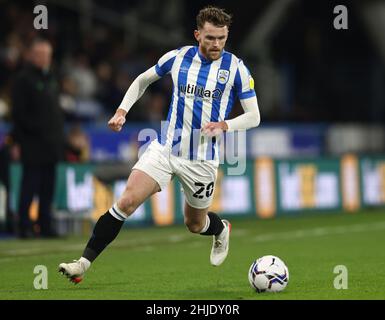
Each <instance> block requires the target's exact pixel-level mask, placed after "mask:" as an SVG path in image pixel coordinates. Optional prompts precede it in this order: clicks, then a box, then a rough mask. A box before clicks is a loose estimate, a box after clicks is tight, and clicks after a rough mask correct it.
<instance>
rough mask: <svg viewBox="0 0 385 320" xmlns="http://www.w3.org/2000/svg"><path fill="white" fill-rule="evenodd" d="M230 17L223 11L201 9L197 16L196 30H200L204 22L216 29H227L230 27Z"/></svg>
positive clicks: (213, 8)
mask: <svg viewBox="0 0 385 320" xmlns="http://www.w3.org/2000/svg"><path fill="white" fill-rule="evenodd" d="M231 19H232V15H231V14H229V13H226V12H225V10H224V9H221V8H218V7H214V6H207V7H204V8H203V9H201V10H200V11H199V13H198V15H197V18H196V20H197V27H198V29H202V28H203V26H204V24H205V22H209V23H211V24H213V25H214V26H216V27H224V26H227V27H228V28H229V27H230V25H231Z"/></svg>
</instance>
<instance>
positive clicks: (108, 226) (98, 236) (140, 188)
mask: <svg viewBox="0 0 385 320" xmlns="http://www.w3.org/2000/svg"><path fill="white" fill-rule="evenodd" d="M159 190H160V188H159V185H158V183H157V182H156V181H155V180H154V179H153V178H151V177H150V176H149V175H148V174H147V173H145V172H143V171H141V170H136V169H134V170H132V172H131V174H130V176H129V178H128V180H127V184H126V188H125V190H124V192H123V193H122V195H121V196H120V198H119V199H118V201H117V202H116V203H115V204H114V205H113V206H112V207H111V208H110V209H109V210H108V211H107V212H106V213H105V214H104V215H102V216H101V217H100V218H99V220H98V222H97V223H96V225H95V228H94V231H93V234H92V237H91V238H90V240H89V241H88V244H87V246H86V249H85V250H84V253H83V257H84V258H86V259H87V260H89V261H90V262H93V261H94V260H95V259H96V258H97V256H98V255H99V254H100V253H101V252H102V251H103V250H104V248H105V247H107V245H108V244H110V243H111V242H112V241H113V240H114V239H115V238H116V236H117V235H118V233H119V231H120V229H121V227H122V225H123V223H124V220H125V219H127V218H128V217H129V216H130V215H131V214H133V213H134V211H135V210H136V208H138V207H139V206H140V205H141V204H142V203H143V202H144V201H145V200H146V199H147V198H148V197H150V196H151V195H153V194H154V193H156V192H158V191H159Z"/></svg>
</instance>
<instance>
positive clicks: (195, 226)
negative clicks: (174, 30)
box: [185, 220, 203, 233]
mask: <svg viewBox="0 0 385 320" xmlns="http://www.w3.org/2000/svg"><path fill="white" fill-rule="evenodd" d="M185 225H186V227H187V229H188V230H189V231H190V232H192V233H199V232H201V230H202V228H203V226H202V225H201V223H199V222H196V221H189V220H185Z"/></svg>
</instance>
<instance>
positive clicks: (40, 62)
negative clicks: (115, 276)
mask: <svg viewBox="0 0 385 320" xmlns="http://www.w3.org/2000/svg"><path fill="white" fill-rule="evenodd" d="M51 60H52V46H51V44H50V43H49V42H48V41H47V40H43V39H37V40H35V41H34V42H33V43H32V45H31V47H30V49H29V52H28V63H27V65H26V66H25V67H24V68H23V69H22V70H21V71H20V72H19V74H18V75H17V76H16V78H15V82H14V85H13V90H12V105H13V106H12V118H13V131H14V138H15V141H16V142H17V144H18V145H19V146H20V160H21V163H22V169H23V174H22V183H21V192H20V198H19V205H18V214H19V236H20V237H21V238H29V237H32V236H34V233H38V234H39V235H40V236H42V237H54V236H57V233H56V231H55V229H54V227H53V224H52V218H51V210H52V203H53V196H54V189H55V173H56V164H57V163H58V161H59V160H61V159H62V156H63V144H64V131H63V115H62V110H61V109H60V107H59V99H58V97H59V91H58V89H59V87H58V84H57V81H56V79H55V77H54V74H53V73H52V70H51ZM34 196H38V198H39V216H38V220H37V228H33V226H32V224H31V221H30V218H29V215H28V213H29V208H30V205H31V203H32V201H33V198H34Z"/></svg>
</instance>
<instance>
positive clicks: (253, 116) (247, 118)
mask: <svg viewBox="0 0 385 320" xmlns="http://www.w3.org/2000/svg"><path fill="white" fill-rule="evenodd" d="M240 101H241V105H242V108H243V111H244V113H243V114H241V115H240V116H238V117H236V118H233V119H230V120H226V121H220V122H209V123H207V124H206V125H205V126H204V127H203V133H204V134H206V135H208V136H216V135H220V134H221V133H222V132H223V131H234V130H247V129H250V128H254V127H257V126H258V125H259V123H260V121H261V116H260V114H259V108H258V102H257V98H256V96H253V97H250V98H247V99H241V100H240Z"/></svg>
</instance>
